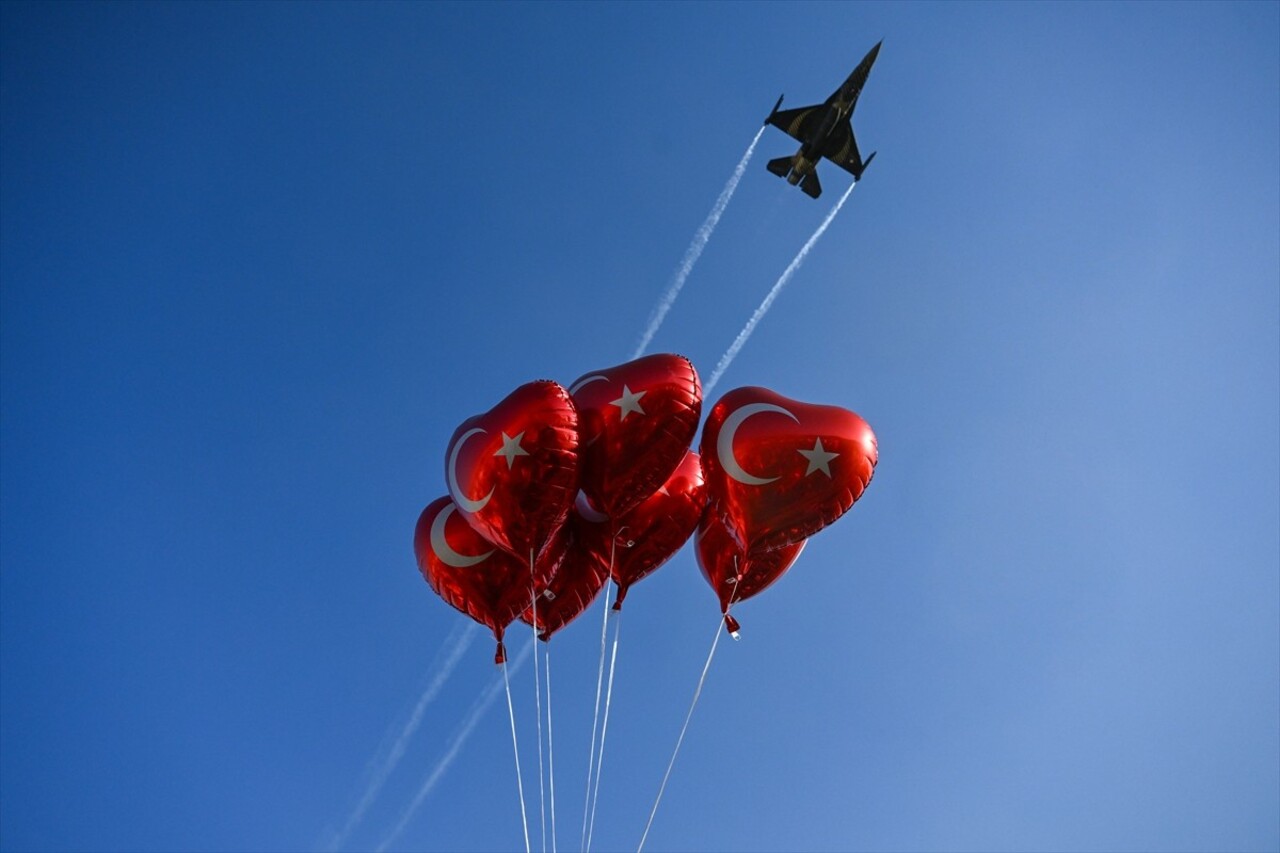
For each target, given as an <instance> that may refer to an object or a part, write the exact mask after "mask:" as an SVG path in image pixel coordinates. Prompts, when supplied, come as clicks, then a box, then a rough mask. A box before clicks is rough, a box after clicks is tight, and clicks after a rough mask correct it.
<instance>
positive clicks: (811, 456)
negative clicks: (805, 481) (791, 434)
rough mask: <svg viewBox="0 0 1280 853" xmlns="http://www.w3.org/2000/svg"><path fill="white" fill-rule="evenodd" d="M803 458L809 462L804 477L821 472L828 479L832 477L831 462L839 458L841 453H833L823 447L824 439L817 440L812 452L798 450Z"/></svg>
mask: <svg viewBox="0 0 1280 853" xmlns="http://www.w3.org/2000/svg"><path fill="white" fill-rule="evenodd" d="M796 452H797V453H799V454H800V455H801V456H803V457H804V458H805V459H808V460H809V467H808V468H806V469H805V471H804V475H805V476H806V477H807V476H809V475H810V474H812V473H813V472H814V471H821V472H822V473H824V474H826V475H827V476H828V477H830V476H831V460H832V459H835V458H836V457H837V456H839V455H840V454H839V453H832V452H831V451H830V450H827V449H826V448H824V447H823V446H822V439H821V438H819V439H815V440H814V442H813V449H812V450H803V449H801V450H797V451H796Z"/></svg>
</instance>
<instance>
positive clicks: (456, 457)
mask: <svg viewBox="0 0 1280 853" xmlns="http://www.w3.org/2000/svg"><path fill="white" fill-rule="evenodd" d="M444 472H445V478H446V482H448V484H449V495H450V497H452V498H453V500H454V503H456V504H457V505H458V513H459V514H460V515H461V516H462V517H463V518H464V519H466V521H467V523H468V524H470V525H471V526H472V527H473V528H475V530H476V531H477V532H478V533H480V534H481V535H482V536H484V538H485V539H488V540H489V541H490V542H492V543H494V544H495V545H497V546H498V547H499V548H502V549H503V550H504V551H507V552H508V553H510V554H514V555H515V556H516V557H518V558H521V559H523V560H525V562H528V561H529V557H530V553H531V552H534V553H535V554H536V553H539V552H541V551H542V549H543V548H544V547H546V545H547V543H548V542H550V541H551V537H552V534H554V533H555V532H556V530H557V529H559V527H560V525H561V524H562V523H563V522H564V519H565V516H566V515H567V514H568V512H569V507H570V506H572V505H573V498H574V495H575V494H577V491H578V415H577V411H576V410H575V409H574V406H573V401H572V400H570V399H569V393H568V392H567V391H565V390H564V389H563V388H561V387H560V386H559V385H557V384H556V383H554V382H550V381H547V380H540V381H538V382H530V383H528V384H526V385H521V386H520V387H519V388H517V389H516V390H514V391H512V392H511V393H510V394H508V395H507V397H506V399H504V400H503V401H502V402H501V403H499V404H498V405H496V406H494V407H493V408H492V409H490V410H489V411H487V412H485V413H484V414H482V415H476V416H475V417H472V418H468V419H467V420H465V421H463V422H462V425H461V426H459V427H458V429H457V430H456V431H455V432H454V434H453V438H452V439H451V440H450V441H449V447H448V450H447V451H446V452H445V468H444Z"/></svg>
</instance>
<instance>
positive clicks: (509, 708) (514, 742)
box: [502, 648, 538, 853]
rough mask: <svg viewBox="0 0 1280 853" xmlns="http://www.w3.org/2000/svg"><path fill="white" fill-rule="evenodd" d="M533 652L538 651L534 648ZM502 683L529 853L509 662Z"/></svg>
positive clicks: (526, 845) (526, 852)
mask: <svg viewBox="0 0 1280 853" xmlns="http://www.w3.org/2000/svg"><path fill="white" fill-rule="evenodd" d="M533 653H534V654H535V655H536V654H537V653H538V650H537V648H534V650H533ZM502 684H503V686H505V687H506V688H507V715H508V716H509V717H510V718H511V748H512V750H514V752H515V755H516V788H518V789H519V791H520V824H521V826H523V827H524V853H529V818H528V816H527V815H526V814H525V811H524V777H523V776H521V775H520V743H519V741H517V740H516V711H515V708H513V707H512V705H511V679H510V678H508V677H507V662H506V661H503V662H502Z"/></svg>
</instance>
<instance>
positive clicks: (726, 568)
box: [693, 507, 808, 632]
mask: <svg viewBox="0 0 1280 853" xmlns="http://www.w3.org/2000/svg"><path fill="white" fill-rule="evenodd" d="M693 541H694V547H695V549H696V550H697V554H698V568H700V569H702V576H703V577H704V578H706V579H707V583H709V584H711V588H712V589H713V590H715V593H716V596H717V597H718V598H719V599H720V612H721V613H723V614H725V616H728V615H729V608H730V607H731V606H732V605H734V604H737V603H738V602H739V601H745V600H746V599H748V598H750V597H751V596H753V595H756V594H758V593H761V592H763V591H764V590H765V589H766V588H767V587H769V586H771V585H772V584H773V582H774V581H776V580H777V579H778V578H780V577H782V575H783V574H784V573H785V572H786V571H787V569H789V568H791V565H792V563H794V562H795V561H796V558H797V557H799V556H800V552H801V551H803V550H804V544H805V542H806V541H808V540H805V539H801V540H800V541H799V542H794V543H792V544H790V545H783V546H782V547H781V548H775V549H773V550H772V551H767V552H765V553H764V554H761V555H760V556H758V557H747V556H745V555H744V554H743V553H742V549H741V548H740V547H739V546H738V543H737V542H736V541H734V538H733V535H732V534H731V533H730V532H729V528H728V527H726V526H725V523H724V520H723V519H721V518H720V516H718V515H716V514H715V512H714V511H713V510H711V509H710V508H709V507H708V509H707V512H706V514H705V515H704V516H703V518H702V524H701V526H700V527H699V528H698V532H697V534H696V535H695V536H694V540H693ZM726 623H728V620H727V619H726ZM728 624H729V630H730V631H735V632H736V631H737V630H738V626H737V622H736V620H735V621H734V622H732V623H728Z"/></svg>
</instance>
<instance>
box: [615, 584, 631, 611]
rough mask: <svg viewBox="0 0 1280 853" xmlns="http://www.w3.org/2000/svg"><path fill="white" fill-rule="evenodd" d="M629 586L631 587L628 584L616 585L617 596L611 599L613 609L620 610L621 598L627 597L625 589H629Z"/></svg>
mask: <svg viewBox="0 0 1280 853" xmlns="http://www.w3.org/2000/svg"><path fill="white" fill-rule="evenodd" d="M630 588H631V587H629V586H621V585H619V587H618V597H617V598H615V599H614V600H613V609H614V610H621V609H622V599H624V598H626V597H627V590H628V589H630Z"/></svg>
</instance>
